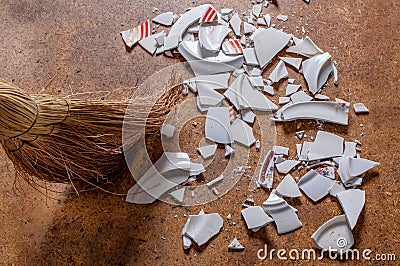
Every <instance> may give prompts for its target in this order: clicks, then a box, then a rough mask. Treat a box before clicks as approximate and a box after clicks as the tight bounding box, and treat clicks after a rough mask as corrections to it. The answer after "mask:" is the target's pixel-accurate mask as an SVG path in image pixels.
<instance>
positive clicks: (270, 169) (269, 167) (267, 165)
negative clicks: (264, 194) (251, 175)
mask: <svg viewBox="0 0 400 266" xmlns="http://www.w3.org/2000/svg"><path fill="white" fill-rule="evenodd" d="M274 155H275V153H274V151H272V150H271V151H269V152H268V153H267V155H266V156H265V158H264V161H263V163H262V166H261V169H260V173H259V174H258V180H257V182H258V184H260V186H262V187H265V188H268V189H271V188H272V185H273V183H274Z"/></svg>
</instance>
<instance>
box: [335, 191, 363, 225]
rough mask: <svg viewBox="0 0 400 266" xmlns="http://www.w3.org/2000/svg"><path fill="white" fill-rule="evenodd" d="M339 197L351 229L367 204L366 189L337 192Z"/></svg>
mask: <svg viewBox="0 0 400 266" xmlns="http://www.w3.org/2000/svg"><path fill="white" fill-rule="evenodd" d="M336 197H337V199H338V200H339V202H340V205H341V206H342V209H343V211H344V213H345V215H346V219H347V222H348V223H349V227H350V229H352V230H353V228H354V226H355V225H356V223H357V220H358V216H360V213H361V210H362V209H363V208H364V204H365V191H364V190H360V189H349V190H345V191H342V192H339V193H337V194H336Z"/></svg>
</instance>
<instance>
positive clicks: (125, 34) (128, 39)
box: [120, 20, 151, 48]
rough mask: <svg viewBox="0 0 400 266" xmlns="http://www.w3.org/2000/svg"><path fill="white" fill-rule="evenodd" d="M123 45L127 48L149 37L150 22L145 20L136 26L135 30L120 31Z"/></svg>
mask: <svg viewBox="0 0 400 266" xmlns="http://www.w3.org/2000/svg"><path fill="white" fill-rule="evenodd" d="M120 34H121V37H122V39H123V40H124V42H125V45H126V46H128V47H129V48H132V46H133V45H134V44H135V43H137V42H138V41H140V40H143V39H145V38H147V37H149V36H150V35H151V22H150V20H146V21H145V22H144V23H143V24H141V25H139V26H137V27H136V28H133V29H129V30H125V31H121V32H120Z"/></svg>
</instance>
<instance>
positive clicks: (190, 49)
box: [178, 41, 243, 76]
mask: <svg viewBox="0 0 400 266" xmlns="http://www.w3.org/2000/svg"><path fill="white" fill-rule="evenodd" d="M178 50H179V52H180V54H181V55H182V56H183V57H184V58H185V59H186V61H188V63H189V64H190V66H191V68H192V69H193V71H194V73H195V75H196V76H201V75H211V74H216V73H222V72H230V71H234V70H235V69H238V68H241V67H242V65H243V56H242V55H238V56H227V55H225V54H224V53H223V52H222V51H220V52H219V54H218V55H217V56H215V57H207V58H203V55H202V53H201V48H200V45H199V42H198V41H195V42H189V41H183V42H181V43H180V44H179V47H178Z"/></svg>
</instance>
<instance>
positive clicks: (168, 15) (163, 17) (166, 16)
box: [152, 12, 174, 26]
mask: <svg viewBox="0 0 400 266" xmlns="http://www.w3.org/2000/svg"><path fill="white" fill-rule="evenodd" d="M152 21H153V22H155V23H158V24H161V25H164V26H171V25H172V23H173V21H174V13H173V12H165V13H162V14H160V15H158V16H156V17H155V18H153V19H152Z"/></svg>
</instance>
